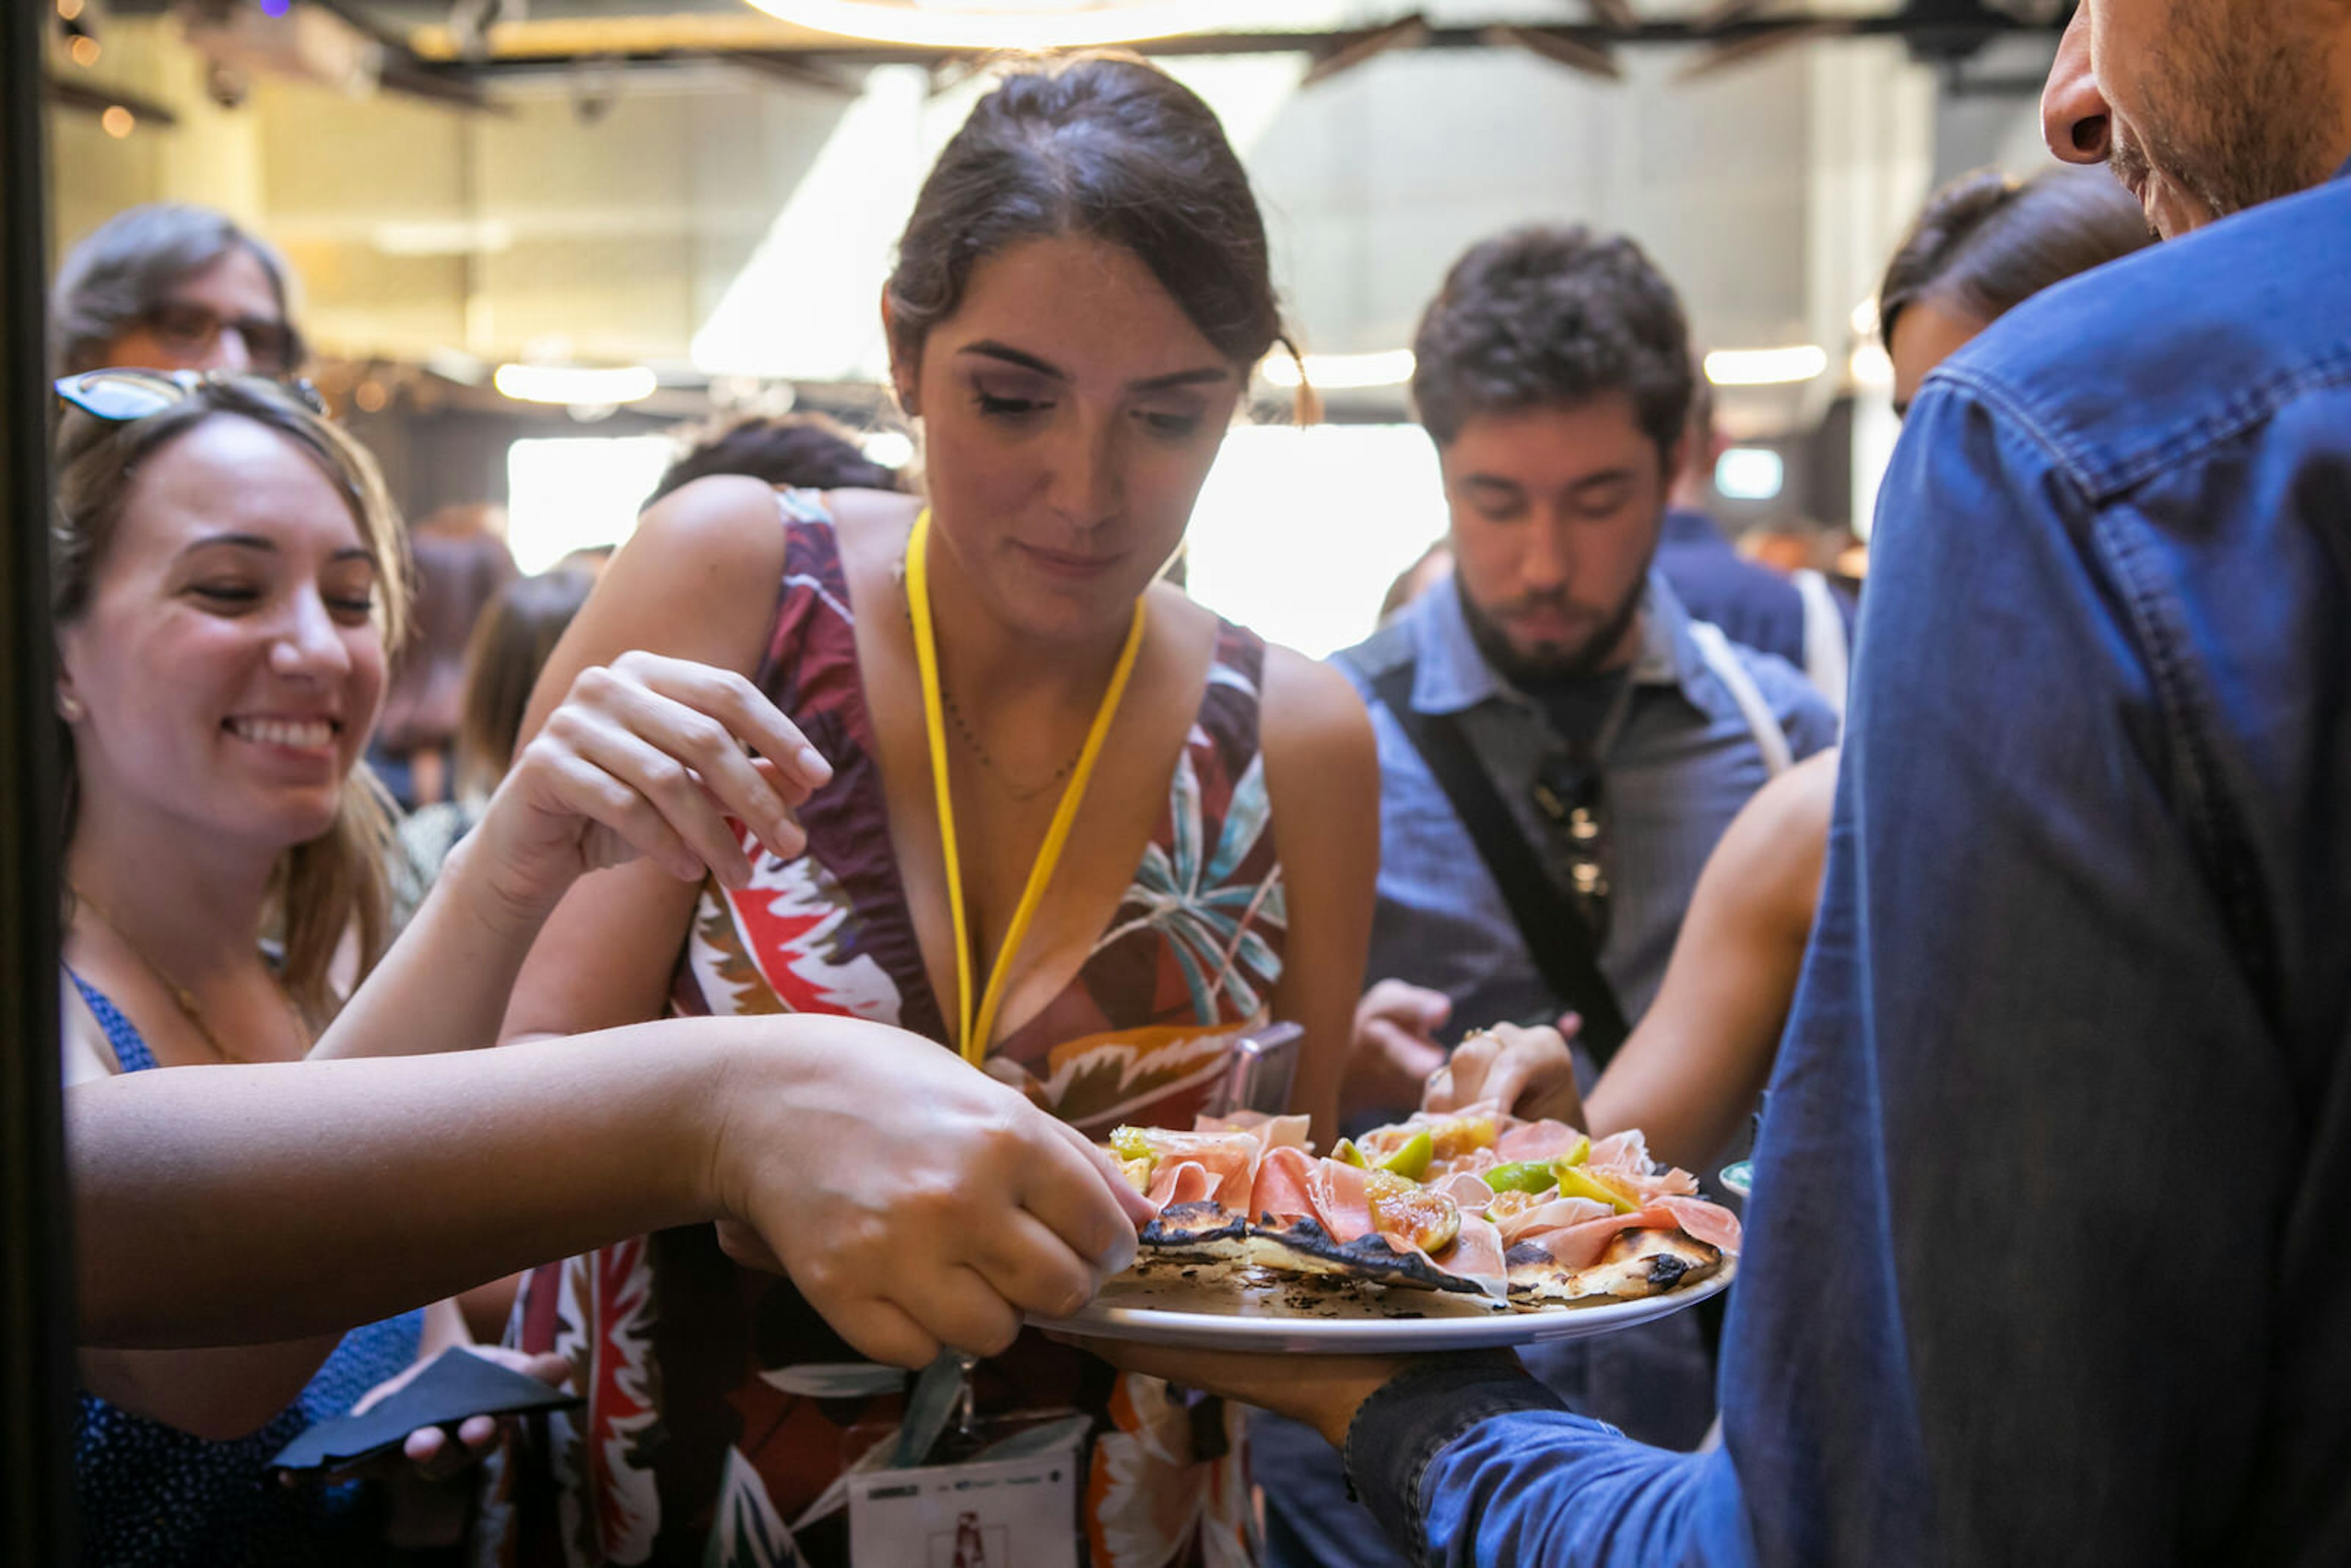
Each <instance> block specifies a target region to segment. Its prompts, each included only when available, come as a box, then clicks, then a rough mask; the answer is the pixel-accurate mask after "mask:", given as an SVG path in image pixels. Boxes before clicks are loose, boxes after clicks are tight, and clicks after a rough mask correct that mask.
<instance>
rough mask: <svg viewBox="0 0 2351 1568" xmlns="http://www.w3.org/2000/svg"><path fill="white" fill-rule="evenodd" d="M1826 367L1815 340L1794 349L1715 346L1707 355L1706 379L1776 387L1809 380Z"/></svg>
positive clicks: (1732, 384)
mask: <svg viewBox="0 0 2351 1568" xmlns="http://www.w3.org/2000/svg"><path fill="white" fill-rule="evenodd" d="M1828 368H1829V353H1828V350H1826V349H1823V348H1822V347H1821V346H1820V345H1819V344H1817V343H1806V344H1804V345H1803V346H1802V347H1801V348H1794V349H1717V350H1715V351H1714V352H1713V353H1711V354H1708V356H1707V357H1706V379H1707V380H1708V381H1710V382H1713V383H1714V384H1715V385H1717V386H1719V387H1777V386H1789V385H1792V384H1793V383H1795V382H1809V381H1812V380H1813V379H1815V378H1816V377H1818V376H1819V375H1820V374H1821V373H1822V372H1823V371H1826V370H1827V369H1828Z"/></svg>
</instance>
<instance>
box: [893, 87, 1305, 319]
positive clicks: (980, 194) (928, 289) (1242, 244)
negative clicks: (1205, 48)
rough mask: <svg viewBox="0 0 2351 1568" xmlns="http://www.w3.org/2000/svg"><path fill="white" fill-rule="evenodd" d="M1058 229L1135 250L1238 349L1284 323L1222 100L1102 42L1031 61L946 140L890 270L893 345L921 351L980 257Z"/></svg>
mask: <svg viewBox="0 0 2351 1568" xmlns="http://www.w3.org/2000/svg"><path fill="white" fill-rule="evenodd" d="M1049 235H1088V236H1090V237H1092V238H1094V239H1099V240H1102V241H1105V242H1107V243H1109V244H1112V245H1115V246H1120V247H1122V248H1123V249H1125V250H1129V251H1132V252H1133V253H1134V255H1135V256H1137V257H1138V258H1140V259H1141V260H1142V262H1143V264H1144V266H1146V267H1149V268H1150V269H1151V271H1152V274H1153V276H1154V277H1157V278H1158V280H1159V282H1160V285H1161V287H1165V289H1166V290H1167V292H1168V293H1169V294H1170V295H1172V296H1174V297H1175V303H1176V304H1177V305H1178V306H1179V307H1181V308H1182V309H1183V311H1184V314H1185V315H1186V317H1188V318H1190V319H1191V321H1192V324H1193V325H1194V326H1196V327H1197V328H1198V329H1200V334H1201V336H1203V337H1205V338H1207V340H1208V341H1209V342H1210V343H1212V344H1214V345H1215V346H1216V348H1217V350H1218V351H1219V352H1221V353H1222V354H1224V355H1225V356H1226V357H1227V358H1228V359H1229V360H1231V361H1233V363H1235V364H1237V365H1243V366H1247V365H1253V364H1255V363H1256V362H1257V361H1259V359H1261V358H1263V357H1264V355H1265V352H1266V350H1268V349H1270V348H1271V347H1272V346H1273V344H1274V342H1275V340H1277V339H1278V338H1280V335H1281V311H1280V304H1279V302H1278V300H1277V298H1276V297H1275V293H1274V287H1273V272H1272V267H1271V264H1270V261H1269V259H1268V254H1267V249H1266V239H1265V223H1264V220H1263V218H1262V217H1261V216H1260V215H1259V212H1258V205H1257V198H1256V196H1255V195H1254V194H1253V193H1251V191H1250V189H1249V175H1248V174H1247V173H1246V172H1244V171H1243V170H1242V168H1241V163H1240V160H1239V159H1238V157H1236V156H1234V153H1233V150H1232V146H1231V144H1230V143H1228V141H1226V140H1225V130H1224V127H1223V125H1221V124H1220V123H1218V121H1217V116H1216V111H1215V110H1211V109H1210V108H1209V107H1208V106H1207V104H1206V103H1205V102H1203V101H1202V100H1201V99H1200V98H1199V97H1198V95H1196V93H1194V92H1193V91H1192V89H1189V88H1187V87H1186V86H1184V85H1183V84H1182V83H1181V82H1179V81H1177V80H1176V79H1175V78H1173V77H1171V76H1169V75H1167V73H1166V72H1165V71H1162V70H1160V69H1159V68H1157V67H1155V66H1153V65H1150V64H1148V63H1146V62H1145V61H1144V60H1142V59H1140V58H1138V57H1134V56H1132V55H1124V54H1118V53H1111V52H1100V51H1089V52H1086V53H1081V54H1074V55H1067V56H1061V57H1052V58H1046V59H1040V60H1036V61H1030V62H1024V63H1023V64H1022V65H1020V66H1019V68H1016V69H1014V70H1013V71H1012V72H1011V73H1010V74H1009V75H1008V76H1006V77H1005V78H1004V80H1003V81H1002V83H1001V84H1000V85H998V87H997V89H995V90H994V91H993V92H990V93H989V94H988V95H987V97H986V98H983V99H980V100H979V102H978V104H977V106H975V107H974V108H973V110H972V111H971V118H970V119H969V120H966V121H964V124H963V129H962V130H960V131H956V133H955V136H954V138H953V140H951V141H948V143H947V144H946V150H945V151H943V152H941V153H940V154H939V161H938V162H937V163H936V164H935V166H933V168H932V170H931V172H930V176H929V178H927V179H926V180H925V181H924V182H923V190H922V194H921V195H920V196H919V197H917V198H916V199H915V202H914V215H913V216H912V217H910V218H909V219H908V220H907V222H906V229H905V233H904V235H902V236H901V237H900V239H899V241H898V265H897V267H896V270H894V271H893V272H892V273H891V275H890V281H889V285H888V289H887V295H888V298H889V300H890V307H891V320H892V334H893V339H894V341H893V343H892V344H891V348H892V349H893V351H894V352H895V353H896V354H897V356H898V357H899V359H900V360H901V361H904V362H908V363H911V362H912V361H916V360H919V359H920V358H921V356H922V350H923V343H924V341H925V339H926V338H927V337H928V336H929V333H930V330H931V329H932V328H933V327H935V326H936V325H937V324H938V323H939V322H941V321H943V320H945V319H946V318H947V317H949V316H951V315H953V314H954V313H955V310H956V307H957V306H958V305H960V304H961V303H962V302H963V296H964V290H965V288H966V287H968V286H969V284H970V282H971V271H972V268H973V267H975V266H977V264H978V263H979V262H980V261H982V260H984V259H985V258H987V256H993V255H995V254H997V253H998V252H999V251H1002V250H1004V249H1006V248H1007V247H1008V246H1013V245H1016V244H1018V243H1019V242H1020V241H1022V240H1027V239H1035V238H1040V237H1044V236H1049Z"/></svg>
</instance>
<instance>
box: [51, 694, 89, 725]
mask: <svg viewBox="0 0 2351 1568" xmlns="http://www.w3.org/2000/svg"><path fill="white" fill-rule="evenodd" d="M87 713H89V709H88V708H86V707H84V706H82V703H81V699H80V698H79V697H78V696H76V695H73V694H72V693H71V692H59V693H58V694H57V716H58V717H59V718H61V719H63V720H65V721H66V722H67V723H68V724H79V723H80V722H81V721H82V717H83V716H84V715H86V714H87Z"/></svg>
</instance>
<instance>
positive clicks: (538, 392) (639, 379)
mask: <svg viewBox="0 0 2351 1568" xmlns="http://www.w3.org/2000/svg"><path fill="white" fill-rule="evenodd" d="M493 380H494V382H495V383H496V386H497V389H498V391H500V392H504V393H506V395H507V396H508V397H510V398H513V399H515V400H516V401H517V402H555V403H562V404H565V405H566V406H568V407H572V408H605V407H609V406H611V405H612V404H614V403H623V402H641V401H643V399H645V398H649V397H651V396H653V389H654V388H655V387H657V386H659V385H660V384H661V380H660V378H659V377H657V376H655V375H654V374H653V371H652V370H651V369H650V368H648V367H647V366H644V365H622V366H620V367H618V368H616V369H612V370H589V369H585V368H583V367H581V366H578V365H500V366H499V367H498V373H497V375H496V377H495V378H493Z"/></svg>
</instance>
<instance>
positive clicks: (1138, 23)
mask: <svg viewBox="0 0 2351 1568" xmlns="http://www.w3.org/2000/svg"><path fill="white" fill-rule="evenodd" d="M750 3H751V4H752V5H756V6H758V8H759V9H760V10H762V11H765V12H766V13H768V15H769V16H773V17H776V18H777V19H778V20H779V21H784V22H789V23H791V24H793V25H794V26H800V27H807V28H809V29H810V30H811V31H814V32H819V33H832V34H835V35H838V36H839V37H848V38H867V39H871V40H872V41H873V42H876V43H883V44H914V45H917V46H921V47H931V48H942V49H1066V48H1081V47H1086V46H1088V45H1092V44H1124V43H1133V42H1134V41H1135V40H1136V39H1139V38H1165V37H1171V36H1172V35H1175V34H1177V33H1200V32H1207V31H1211V30H1214V29H1217V28H1229V27H1236V26H1242V25H1244V24H1245V23H1246V21H1247V19H1248V17H1249V13H1250V11H1251V9H1252V7H1251V6H1250V5H1249V4H1248V3H1247V0H1124V3H1123V4H1117V5H1090V6H1088V7H1086V8H1085V9H1083V10H1076V9H1072V8H1071V6H1069V5H1066V4H1065V5H1060V6H1053V5H960V6H957V7H956V9H954V10H952V11H948V10H933V9H928V8H924V7H917V6H914V5H884V4H882V3H881V0H750Z"/></svg>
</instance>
